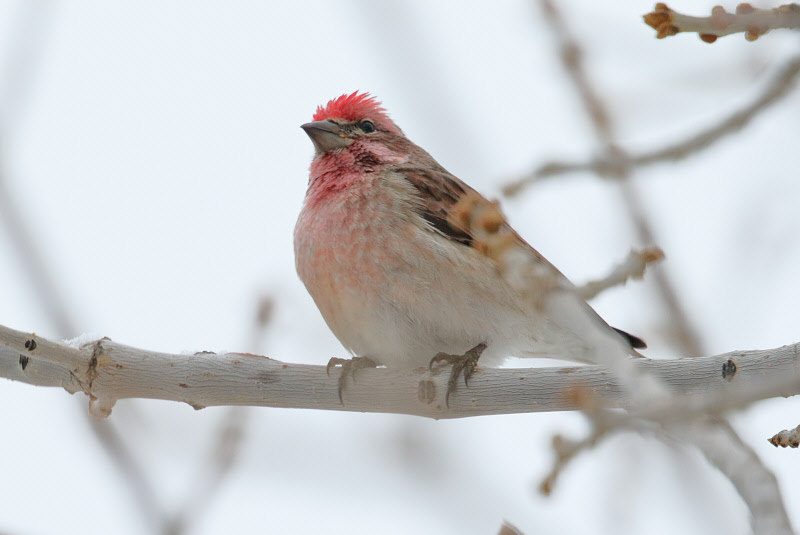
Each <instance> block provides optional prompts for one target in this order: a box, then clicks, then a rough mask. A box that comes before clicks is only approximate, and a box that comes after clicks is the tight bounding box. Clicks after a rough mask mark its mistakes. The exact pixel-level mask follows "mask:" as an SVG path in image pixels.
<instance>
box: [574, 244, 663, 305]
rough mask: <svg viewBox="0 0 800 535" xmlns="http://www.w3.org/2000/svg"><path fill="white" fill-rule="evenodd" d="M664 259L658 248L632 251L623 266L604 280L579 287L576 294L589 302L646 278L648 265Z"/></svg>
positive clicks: (615, 269)
mask: <svg viewBox="0 0 800 535" xmlns="http://www.w3.org/2000/svg"><path fill="white" fill-rule="evenodd" d="M663 258H664V252H663V251H662V250H661V249H659V248H658V247H650V248H648V249H644V250H642V251H631V252H630V253H628V256H627V258H625V260H624V261H623V262H622V263H621V264H619V265H617V266H615V267H614V269H612V270H611V273H609V274H608V275H606V276H605V277H603V278H602V279H598V280H593V281H589V282H587V283H585V284H583V285H582V286H578V287H577V288H575V293H577V294H578V296H579V297H580V298H581V299H583V300H584V301H589V300H590V299H593V298H595V297H597V294H599V293H600V292H602V291H604V290H607V289H609V288H613V287H614V286H621V285H623V284H625V283H626V282H628V279H641V278H642V277H644V270H645V268H646V267H647V265H648V264H653V263H655V262H659V261H660V260H662V259H663Z"/></svg>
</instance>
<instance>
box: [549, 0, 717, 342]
mask: <svg viewBox="0 0 800 535" xmlns="http://www.w3.org/2000/svg"><path fill="white" fill-rule="evenodd" d="M540 3H541V5H542V11H543V12H544V14H545V18H546V20H547V22H548V23H549V25H550V27H551V28H552V30H553V33H554V35H555V37H556V40H557V42H558V44H559V47H560V56H561V59H562V64H563V67H564V71H565V73H566V74H567V75H568V76H569V78H570V80H572V83H573V85H574V86H575V89H576V91H577V93H578V95H579V96H580V99H581V103H582V104H583V107H584V108H585V109H586V111H587V114H588V115H589V118H590V120H591V124H592V126H593V128H594V131H595V134H596V137H597V140H598V142H599V143H600V145H601V148H602V152H603V160H604V161H606V162H608V163H609V167H608V173H609V174H610V176H613V177H615V178H617V179H619V180H618V181H619V183H620V187H621V189H622V194H623V199H624V201H625V203H624V205H625V207H626V208H627V211H628V216H629V217H630V219H631V222H632V223H633V226H634V228H635V229H636V232H637V234H638V235H639V240H640V242H641V243H643V244H645V245H652V244H654V243H656V240H655V235H654V232H653V229H652V225H651V224H650V222H649V220H648V218H647V217H646V216H645V211H644V208H643V206H642V203H641V201H640V199H639V196H638V193H637V192H636V188H635V185H634V184H633V182H632V180H631V171H632V170H631V168H630V166H629V165H627V163H626V162H628V161H629V159H630V158H629V157H628V155H627V154H626V153H625V151H623V150H622V149H621V148H620V147H619V146H618V145H617V144H616V141H615V136H614V132H613V126H612V123H611V119H610V116H609V114H608V112H607V107H606V105H605V103H604V102H603V100H602V99H601V98H600V97H599V95H598V94H597V93H596V91H595V90H594V85H593V84H592V83H591V82H590V81H589V78H588V75H587V73H586V70H585V68H584V64H583V51H582V48H581V46H580V45H579V44H578V42H577V41H576V40H575V38H574V37H573V36H572V35H571V34H570V33H569V31H568V29H567V27H566V25H565V24H564V21H563V20H562V18H561V15H560V13H559V12H558V10H557V9H556V8H555V6H554V5H553V4H552V3H551V2H550V0H540ZM653 273H654V274H655V282H656V288H657V289H658V292H659V294H660V296H661V299H662V301H663V302H664V305H665V308H666V309H667V312H668V317H669V321H670V323H671V324H672V329H671V331H672V332H674V333H675V334H676V335H677V336H676V337H675V338H673V341H677V342H678V343H679V347H680V348H681V352H682V353H683V355H700V354H702V351H701V348H700V343H699V337H698V336H697V333H696V332H695V330H694V329H693V328H692V326H691V325H690V324H689V322H688V321H687V320H686V313H685V311H684V308H683V306H682V304H681V303H680V301H679V300H678V299H677V297H676V296H677V292H676V291H675V289H674V287H673V284H672V282H671V281H670V280H669V278H668V277H667V275H666V273H665V271H664V270H663V269H654V270H653Z"/></svg>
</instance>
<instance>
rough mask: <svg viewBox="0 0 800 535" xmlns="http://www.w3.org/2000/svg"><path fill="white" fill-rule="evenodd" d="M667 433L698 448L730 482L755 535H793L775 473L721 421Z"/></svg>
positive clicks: (710, 420)
mask: <svg viewBox="0 0 800 535" xmlns="http://www.w3.org/2000/svg"><path fill="white" fill-rule="evenodd" d="M666 433H667V434H668V435H671V436H673V437H675V438H677V439H678V440H679V441H681V442H683V443H687V442H688V443H689V444H693V445H695V446H696V447H697V448H698V449H699V450H700V451H701V452H703V455H704V456H705V458H706V459H707V460H708V462H710V463H711V464H712V465H713V466H715V467H716V468H717V469H718V470H719V471H720V472H722V473H723V474H725V476H726V477H727V478H728V479H729V480H730V482H731V483H732V484H733V486H734V487H736V490H737V491H738V493H739V495H740V496H741V497H742V499H743V500H744V502H745V503H746V504H747V507H748V509H749V510H750V514H751V515H752V525H753V532H754V533H755V534H756V535H792V534H793V533H794V531H793V530H792V526H791V523H790V522H789V516H788V515H787V514H786V509H785V508H784V506H783V499H782V497H781V493H780V489H779V488H778V481H777V479H776V478H775V474H773V473H772V471H771V470H770V469H769V468H767V467H766V466H765V465H764V463H762V462H761V459H759V457H758V455H756V453H755V452H754V451H753V449H752V448H751V447H750V446H748V445H747V444H745V443H744V441H743V440H742V439H741V438H740V437H739V435H738V434H737V433H736V431H734V430H733V428H732V427H731V426H730V424H729V423H728V422H727V421H726V420H724V419H722V418H699V419H695V420H692V421H690V422H682V423H679V424H677V425H674V426H671V427H669V426H668V427H667V428H666Z"/></svg>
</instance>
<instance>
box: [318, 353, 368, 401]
mask: <svg viewBox="0 0 800 535" xmlns="http://www.w3.org/2000/svg"><path fill="white" fill-rule="evenodd" d="M335 366H341V367H342V373H341V375H339V403H341V404H342V405H344V401H342V391H343V390H344V385H345V383H346V382H347V376H348V375H349V376H351V377H352V378H353V382H354V383H355V382H356V372H357V371H358V370H361V369H364V368H377V367H378V363H377V362H375V361H374V360H372V359H371V358H368V357H353V358H351V359H340V358H336V357H334V358H332V359H331V360H329V361H328V367H327V372H328V375H329V376H330V374H331V368H333V367H335Z"/></svg>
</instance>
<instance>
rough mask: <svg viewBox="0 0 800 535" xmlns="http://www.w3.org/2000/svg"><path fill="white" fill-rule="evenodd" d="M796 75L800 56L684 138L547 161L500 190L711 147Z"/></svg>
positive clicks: (510, 191)
mask: <svg viewBox="0 0 800 535" xmlns="http://www.w3.org/2000/svg"><path fill="white" fill-rule="evenodd" d="M798 75H800V57H798V58H794V59H792V60H790V61H789V62H787V63H786V64H785V65H784V66H783V67H782V68H781V69H780V70H779V71H778V73H777V74H776V75H775V77H774V78H773V79H772V81H771V82H770V83H769V84H768V85H767V87H766V88H765V89H764V91H763V92H762V93H761V94H760V95H758V97H756V98H755V100H753V102H751V103H750V104H748V105H746V106H745V107H743V108H742V109H740V110H736V111H734V112H733V113H731V114H730V115H728V116H727V117H726V118H724V119H723V120H722V121H720V122H718V123H717V124H714V125H712V126H710V127H708V128H706V129H704V130H702V131H700V132H698V133H696V134H693V135H691V136H690V137H688V138H686V139H684V140H681V141H678V142H675V143H664V144H663V146H662V148H659V149H654V150H651V151H646V152H643V153H641V154H638V155H636V154H632V153H631V151H628V150H623V151H622V153H623V155H624V156H625V159H624V160H622V161H621V162H620V161H619V160H618V161H616V162H612V161H609V160H608V159H607V158H605V157H604V156H599V157H596V158H591V159H587V160H585V161H581V162H549V163H546V164H544V165H542V166H540V167H539V168H538V169H536V170H534V171H533V172H532V173H530V174H528V175H525V176H523V177H521V178H519V179H517V180H515V181H513V182H509V183H508V184H506V185H505V186H503V194H504V195H506V196H508V197H513V196H515V195H517V194H519V192H521V191H522V190H523V189H524V188H525V187H527V186H530V185H532V184H534V183H536V182H538V181H539V180H542V179H545V178H551V177H555V176H559V175H563V174H568V173H579V172H591V173H595V174H597V175H598V176H616V175H618V174H619V169H617V168H615V166H619V165H620V164H622V165H623V166H624V167H626V168H627V169H629V170H632V169H634V168H640V167H645V166H648V165H652V164H656V163H661V162H666V161H672V162H677V161H680V160H683V159H685V158H688V157H689V156H692V155H694V154H696V153H697V152H700V151H702V150H704V149H706V148H708V147H710V146H711V145H713V144H714V143H716V142H717V141H719V140H720V139H722V138H723V137H725V136H726V135H728V134H733V133H735V132H738V131H739V130H742V129H743V128H744V127H745V126H747V125H748V124H750V123H751V122H752V120H753V119H754V118H755V117H757V116H758V115H759V114H760V113H761V112H763V111H764V110H766V109H767V108H768V107H769V106H771V105H772V104H774V103H776V102H777V101H779V100H780V99H781V98H783V97H784V96H786V95H787V94H788V93H789V90H790V89H792V88H793V87H794V85H795V83H796V82H797V78H798Z"/></svg>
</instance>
